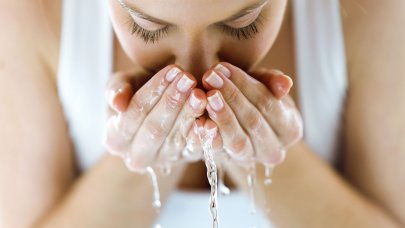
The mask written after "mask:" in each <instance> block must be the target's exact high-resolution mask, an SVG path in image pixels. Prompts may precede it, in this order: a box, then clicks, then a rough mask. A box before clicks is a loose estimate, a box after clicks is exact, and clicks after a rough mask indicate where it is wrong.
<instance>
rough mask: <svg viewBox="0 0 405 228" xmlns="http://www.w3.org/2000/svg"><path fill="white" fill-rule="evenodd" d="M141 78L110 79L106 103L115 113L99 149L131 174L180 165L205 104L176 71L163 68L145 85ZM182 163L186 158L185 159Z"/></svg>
mask: <svg viewBox="0 0 405 228" xmlns="http://www.w3.org/2000/svg"><path fill="white" fill-rule="evenodd" d="M142 77H145V76H144V73H143V74H140V73H138V75H136V74H135V75H134V74H131V73H116V74H114V75H113V76H112V77H111V79H110V81H109V83H108V86H107V88H106V99H107V101H108V104H109V106H110V107H111V108H112V109H113V110H115V112H114V114H113V115H111V116H110V117H109V119H108V121H107V123H106V127H105V133H104V139H103V143H104V146H105V147H106V148H107V149H108V151H109V152H110V153H112V154H113V155H118V156H120V157H122V158H123V159H124V160H125V163H126V165H127V167H128V168H129V169H130V170H131V171H137V172H144V171H145V170H146V168H147V167H148V166H166V165H171V164H172V163H176V162H181V159H182V158H181V154H182V152H183V149H184V148H185V146H186V138H187V136H188V134H189V131H190V129H191V126H192V124H193V122H194V121H195V119H196V118H197V117H200V116H201V115H202V114H203V113H204V112H205V109H206V105H207V99H206V96H205V93H204V92H203V91H202V90H201V89H196V88H195V86H196V84H197V82H196V79H195V78H194V77H193V76H192V75H191V74H189V73H187V72H185V71H183V70H182V69H181V68H180V67H179V66H176V65H169V66H167V67H165V68H164V69H162V70H160V71H159V72H158V73H156V74H155V75H153V76H152V77H150V79H149V81H147V82H146V83H145V84H144V83H140V82H139V80H136V79H137V78H142ZM185 159H186V158H185Z"/></svg>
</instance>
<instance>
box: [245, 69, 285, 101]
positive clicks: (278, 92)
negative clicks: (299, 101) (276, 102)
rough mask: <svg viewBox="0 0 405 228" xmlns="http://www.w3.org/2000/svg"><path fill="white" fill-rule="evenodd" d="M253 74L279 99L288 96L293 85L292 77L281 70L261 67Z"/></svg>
mask: <svg viewBox="0 0 405 228" xmlns="http://www.w3.org/2000/svg"><path fill="white" fill-rule="evenodd" d="M251 75H252V76H253V77H254V78H256V79H257V80H259V81H260V82H261V83H263V84H264V85H265V86H266V87H267V88H268V89H269V90H270V91H271V93H272V94H273V95H274V96H275V97H276V98H277V99H281V98H283V97H284V96H286V95H287V94H288V93H289V92H290V89H291V87H292V86H293V81H292V79H291V77H289V76H288V75H286V74H284V73H283V72H282V71H279V70H269V69H265V68H260V69H258V70H256V71H254V72H252V73H251Z"/></svg>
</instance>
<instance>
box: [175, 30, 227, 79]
mask: <svg viewBox="0 0 405 228" xmlns="http://www.w3.org/2000/svg"><path fill="white" fill-rule="evenodd" d="M180 45H181V46H180V47H176V51H175V59H176V60H175V63H176V64H178V65H179V66H181V67H182V68H183V69H184V70H186V71H187V72H189V73H191V74H192V75H193V76H194V77H196V79H197V81H198V83H199V84H200V83H201V78H202V76H203V74H204V73H205V72H206V71H207V70H208V69H209V68H210V67H212V66H213V65H214V64H216V63H218V62H219V61H220V59H219V57H218V53H219V44H218V42H216V41H215V39H209V37H208V36H205V35H198V34H196V35H193V36H188V37H186V38H185V39H184V42H182V43H181V44H180Z"/></svg>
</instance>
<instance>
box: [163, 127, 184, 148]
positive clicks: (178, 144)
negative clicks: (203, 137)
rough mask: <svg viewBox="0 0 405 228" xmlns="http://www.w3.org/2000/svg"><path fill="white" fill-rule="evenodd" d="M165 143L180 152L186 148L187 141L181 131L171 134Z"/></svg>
mask: <svg viewBox="0 0 405 228" xmlns="http://www.w3.org/2000/svg"><path fill="white" fill-rule="evenodd" d="M165 143H166V144H168V146H169V147H170V148H172V149H174V150H180V149H182V148H183V147H184V146H185V144H186V140H185V138H184V137H183V135H182V133H181V132H180V131H174V132H172V133H171V134H169V136H168V137H167V138H166V140H165Z"/></svg>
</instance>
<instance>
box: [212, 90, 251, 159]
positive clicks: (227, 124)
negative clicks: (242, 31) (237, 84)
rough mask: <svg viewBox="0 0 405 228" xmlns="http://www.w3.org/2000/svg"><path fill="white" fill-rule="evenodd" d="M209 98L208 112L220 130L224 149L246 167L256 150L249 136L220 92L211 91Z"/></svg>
mask: <svg viewBox="0 0 405 228" xmlns="http://www.w3.org/2000/svg"><path fill="white" fill-rule="evenodd" d="M207 97H208V105H207V111H208V114H209V116H210V118H211V119H212V120H213V121H214V122H215V123H216V124H217V126H218V128H219V132H220V135H221V138H222V141H223V145H224V146H223V147H224V149H226V150H227V152H228V153H229V154H230V156H231V157H232V158H233V159H234V160H235V161H236V162H239V163H240V164H243V165H244V163H245V162H246V161H247V160H251V159H253V157H254V148H253V145H252V143H251V141H250V138H249V136H248V135H247V134H246V133H245V131H244V129H243V128H242V127H241V126H240V124H239V122H238V120H237V118H236V116H235V114H234V113H233V111H232V110H231V108H230V107H229V106H228V105H227V104H226V102H225V100H224V98H223V97H222V95H221V93H220V92H219V91H218V90H211V91H209V92H208V93H207Z"/></svg>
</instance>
